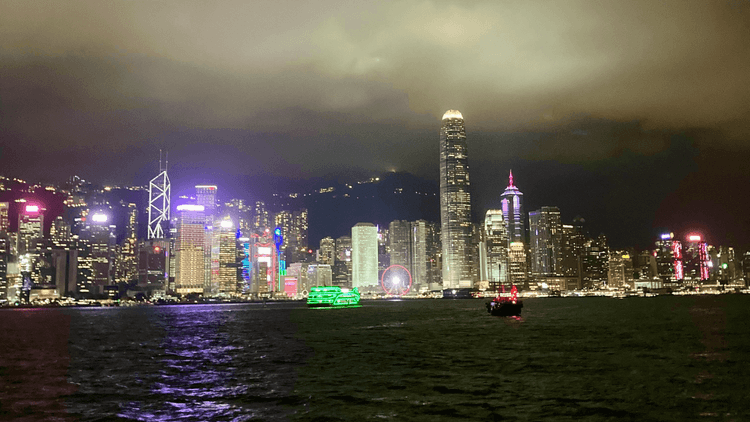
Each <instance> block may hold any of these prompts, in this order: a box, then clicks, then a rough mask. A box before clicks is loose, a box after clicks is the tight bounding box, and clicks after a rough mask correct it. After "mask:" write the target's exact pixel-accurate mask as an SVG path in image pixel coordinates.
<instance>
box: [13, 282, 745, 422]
mask: <svg viewBox="0 0 750 422" xmlns="http://www.w3.org/2000/svg"><path fill="white" fill-rule="evenodd" d="M524 305H525V306H524V310H523V314H522V316H521V317H505V318H499V317H492V316H489V315H488V314H487V312H486V310H485V308H484V302H482V301H478V300H425V301H409V300H404V301H401V302H392V301H364V302H363V306H362V307H361V308H356V309H339V310H333V311H330V312H314V311H311V310H308V309H306V308H304V306H301V305H300V304H279V303H275V304H269V305H268V306H266V307H263V306H261V305H249V304H244V305H205V306H204V305H191V306H168V307H141V308H122V309H60V310H45V311H44V312H15V311H7V312H6V311H0V330H1V331H2V332H3V333H4V335H5V338H6V339H7V340H8V341H6V342H4V343H2V345H0V352H2V353H0V380H1V381H3V383H0V394H1V395H0V399H2V401H0V403H2V407H0V409H2V412H3V413H0V418H5V417H12V418H15V419H19V420H50V419H57V420H110V419H112V418H120V419H122V420H143V421H146V420H199V421H209V420H222V421H224V420H236V421H241V420H250V419H257V420H303V421H306V420H332V419H336V418H338V419H343V420H366V419H390V420H424V421H430V422H434V421H440V420H482V421H485V420H493V419H506V420H551V421H556V420H618V419H630V420H642V419H643V420H695V419H705V418H711V417H714V418H716V417H719V418H726V419H735V420H747V419H750V411H749V410H748V407H747V406H746V404H745V402H746V398H747V396H748V395H750V386H748V385H747V383H746V382H745V380H746V379H747V378H748V377H750V366H748V365H747V364H746V362H747V361H748V360H750V325H749V324H746V323H745V321H746V319H747V316H746V315H747V314H746V309H748V305H750V297H747V296H721V297H709V298H704V297H695V298H689V297H660V298H649V299H639V298H634V299H632V300H631V299H627V300H619V301H615V300H611V299H607V298H569V299H536V300H528V301H525V303H524ZM6 386H7V387H6Z"/></svg>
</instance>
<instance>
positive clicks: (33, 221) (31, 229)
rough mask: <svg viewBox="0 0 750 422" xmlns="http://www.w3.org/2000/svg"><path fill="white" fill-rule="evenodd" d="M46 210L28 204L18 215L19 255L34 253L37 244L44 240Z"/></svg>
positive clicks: (17, 249)
mask: <svg viewBox="0 0 750 422" xmlns="http://www.w3.org/2000/svg"><path fill="white" fill-rule="evenodd" d="M43 229H44V208H42V207H41V206H40V205H35V204H31V203H28V202H27V203H26V204H24V206H23V210H22V211H21V212H19V213H18V239H17V242H18V244H17V246H16V251H17V253H18V255H19V256H20V255H24V254H27V253H34V252H35V251H36V242H37V241H39V240H41V239H42V238H43V231H42V230H43Z"/></svg>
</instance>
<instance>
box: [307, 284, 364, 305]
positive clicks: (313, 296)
mask: <svg viewBox="0 0 750 422" xmlns="http://www.w3.org/2000/svg"><path fill="white" fill-rule="evenodd" d="M359 296H360V295H359V290H357V288H356V287H355V288H354V289H352V290H349V289H342V288H341V287H338V286H331V287H326V286H316V287H313V288H311V289H310V294H309V295H308V296H307V306H309V307H310V308H355V307H358V306H360V304H359Z"/></svg>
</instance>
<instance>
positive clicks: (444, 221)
mask: <svg viewBox="0 0 750 422" xmlns="http://www.w3.org/2000/svg"><path fill="white" fill-rule="evenodd" d="M467 156H468V152H467V149H466V129H465V127H464V117H463V115H461V112H460V111H458V110H448V111H446V112H445V114H443V120H442V125H441V127H440V221H441V233H442V244H443V289H459V288H471V287H473V281H472V280H473V275H472V268H473V267H475V265H474V264H475V262H474V261H475V259H476V257H474V253H473V249H472V243H471V193H470V183H469V163H468V159H467ZM522 195H523V194H522V193H521V192H520V191H519V190H518V188H516V187H515V186H514V185H513V173H511V174H510V183H509V185H508V188H507V189H506V190H505V192H503V195H502V198H503V201H502V203H503V206H502V214H503V219H504V220H505V221H507V222H508V223H507V224H508V229H509V231H510V238H511V242H522V241H523V232H524V227H523V218H522V215H523V208H522V207H523V203H522V200H523V196H522Z"/></svg>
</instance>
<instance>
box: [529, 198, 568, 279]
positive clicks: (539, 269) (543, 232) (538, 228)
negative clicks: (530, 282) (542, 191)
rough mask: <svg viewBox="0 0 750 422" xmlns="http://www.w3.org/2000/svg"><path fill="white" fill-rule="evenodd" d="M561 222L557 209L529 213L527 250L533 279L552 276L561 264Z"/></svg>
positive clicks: (547, 208)
mask: <svg viewBox="0 0 750 422" xmlns="http://www.w3.org/2000/svg"><path fill="white" fill-rule="evenodd" d="M561 246H562V222H561V220H560V210H559V209H557V207H542V208H541V209H539V210H536V211H532V212H530V213H529V250H530V252H531V274H532V276H533V277H535V278H538V277H546V276H553V275H557V274H558V273H559V270H560V267H561V263H562V250H561Z"/></svg>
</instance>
